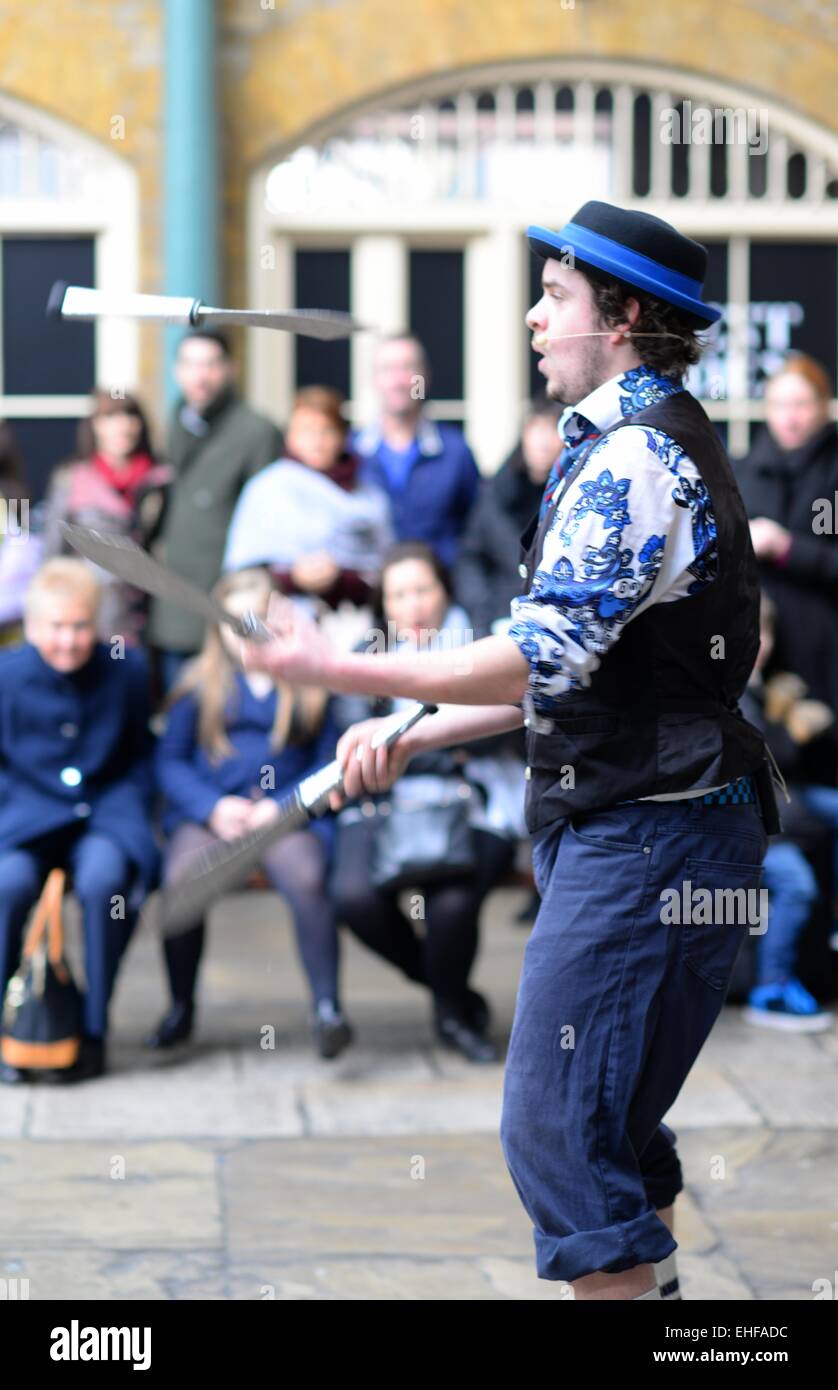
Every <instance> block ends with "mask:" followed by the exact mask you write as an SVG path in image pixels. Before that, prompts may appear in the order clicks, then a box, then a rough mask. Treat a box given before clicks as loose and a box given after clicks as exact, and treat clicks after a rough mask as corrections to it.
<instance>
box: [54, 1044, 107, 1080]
mask: <svg viewBox="0 0 838 1390" xmlns="http://www.w3.org/2000/svg"><path fill="white" fill-rule="evenodd" d="M107 1069H108V1067H107V1060H106V1058H105V1040H104V1038H82V1040H81V1047H80V1048H79V1055H78V1057H77V1058H76V1060H75V1062H74V1063H73V1065H72V1066H71V1067H65V1069H64V1070H63V1071H57V1070H55V1071H49V1072H42V1074H41V1079H42V1080H43V1081H51V1082H55V1083H57V1084H58V1085H60V1086H74V1085H75V1084H76V1082H78V1081H92V1080H93V1079H94V1077H97V1076H104V1074H105V1072H106V1071H107Z"/></svg>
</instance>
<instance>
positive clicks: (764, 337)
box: [749, 241, 838, 396]
mask: <svg viewBox="0 0 838 1390" xmlns="http://www.w3.org/2000/svg"><path fill="white" fill-rule="evenodd" d="M750 298H751V306H750V318H751V337H752V349H751V356H750V363H749V378H750V389H749V395H752V396H754V395H756V396H761V395H762V388H763V384H764V381H765V378H766V377H767V376H770V375H771V374H772V372H775V371H777V369H778V368H779V367H780V366H781V364H782V362H783V359H784V357H785V356H786V354H787V353H789V352H791V351H797V352H807V353H809V354H810V356H812V357H815V358H817V360H818V361H819V362H822V363H823V365H824V366H825V367H826V369H827V371H828V372H829V376H830V379H831V381H832V384H833V388H834V386H835V373H836V366H838V362H837V361H836V358H838V324H836V313H835V304H836V300H838V253H836V249H835V246H834V244H828V243H822V244H821V243H818V242H802V243H797V244H795V243H793V242H777V241H756V242H753V243H752V245H751V286H750Z"/></svg>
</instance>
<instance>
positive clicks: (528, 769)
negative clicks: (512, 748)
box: [524, 767, 532, 782]
mask: <svg viewBox="0 0 838 1390" xmlns="http://www.w3.org/2000/svg"><path fill="white" fill-rule="evenodd" d="M524 776H525V777H526V779H527V781H528V782H529V780H530V778H531V777H532V768H531V767H525V768H524Z"/></svg>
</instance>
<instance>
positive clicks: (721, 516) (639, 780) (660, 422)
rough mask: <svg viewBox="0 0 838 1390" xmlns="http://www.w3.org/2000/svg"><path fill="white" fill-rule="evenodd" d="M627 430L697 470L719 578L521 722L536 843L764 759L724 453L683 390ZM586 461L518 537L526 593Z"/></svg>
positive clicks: (747, 558)
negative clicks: (568, 820)
mask: <svg viewBox="0 0 838 1390" xmlns="http://www.w3.org/2000/svg"><path fill="white" fill-rule="evenodd" d="M626 425H648V426H653V427H656V428H658V429H661V430H663V431H664V432H665V433H666V434H667V435H669V436H670V437H671V438H672V439H674V440H675V441H676V442H677V443H678V444H680V445H681V447H682V448H683V449H684V451H685V452H686V453H687V454H688V455H689V457H690V458H691V459H692V460H693V462H694V463H695V465H696V467H697V468H698V471H699V473H700V474H701V477H702V479H703V481H704V483H705V485H706V487H707V490H708V492H709V494H710V498H711V503H712V509H713V514H714V517H715V523H716V534H717V549H718V570H717V573H716V577H715V579H713V581H712V582H711V583H709V584H707V585H706V586H705V587H704V588H703V589H701V590H700V591H699V592H698V593H696V594H692V595H690V596H688V597H686V598H682V599H676V600H675V601H674V602H671V603H656V604H653V605H652V606H651V607H650V608H647V609H646V610H645V611H644V612H643V613H641V614H640V615H639V616H638V617H636V618H632V620H631V621H630V622H628V623H626V625H625V627H624V628H623V631H622V633H621V635H620V637H619V639H618V640H617V642H616V643H615V644H614V645H613V646H612V647H611V648H610V649H609V650H608V651H607V652H606V653H605V654H604V655H603V657H602V658H601V664H600V666H599V668H598V669H597V670H596V671H594V672H593V675H592V677H591V683H590V686H589V687H588V688H587V689H584V690H575V691H570V692H568V693H567V695H564V696H562V697H561V709H560V712H559V713H558V714H557V715H555V716H552V717H551V719H550V720H549V722H547V721H543V720H541V719H535V720H534V719H529V720H527V721H525V723H526V726H527V728H526V743H527V760H528V763H529V770H528V773H527V776H528V779H529V780H528V782H527V798H526V819H527V825H528V827H529V830H530V832H531V833H532V832H534V831H536V830H539V829H541V828H542V827H543V826H545V825H548V824H549V823H550V822H551V821H553V820H556V819H557V818H558V817H561V816H572V815H575V814H577V813H580V812H583V811H592V810H597V809H601V808H603V807H606V806H613V805H614V804H615V803H616V802H618V801H628V800H632V799H634V798H636V797H642V796H656V795H659V794H660V793H663V792H680V791H687V790H691V789H694V788H696V789H697V788H700V787H715V786H721V785H723V784H725V783H727V782H730V781H732V780H733V779H735V778H736V777H739V776H742V775H743V774H746V773H751V772H756V771H757V770H758V769H759V768H760V767H761V765H762V763H763V760H764V758H765V748H764V742H763V738H762V735H761V734H760V733H759V731H758V730H757V729H755V728H754V727H753V726H752V725H751V724H748V723H747V722H746V721H745V720H744V719H743V717H742V715H741V714H740V712H739V707H738V702H739V697H740V695H741V694H742V691H743V690H744V689H745V686H746V684H747V681H748V676H749V675H750V672H751V669H752V667H753V664H754V661H755V659H756V654H757V648H758V646H759V585H758V579H757V566H756V560H755V557H754V552H753V548H752V546H751V539H750V533H749V530H748V520H747V517H746V515H745V509H744V506H743V504H742V499H741V497H740V495H739V489H738V488H737V486H736V482H735V479H734V477H733V473H732V470H731V467H730V462H729V460H728V458H727V454H726V453H725V450H724V448H723V447H722V444H721V442H720V440H719V438H718V436H717V434H716V432H715V430H714V429H713V426H712V425H711V423H710V421H709V419H708V417H707V415H706V414H705V412H704V410H703V409H702V407H701V406H700V405H699V403H698V401H696V400H695V398H694V397H693V396H691V395H690V394H689V392H687V391H681V392H678V393H677V394H676V395H673V396H668V397H667V398H666V399H665V400H662V401H658V402H657V403H656V404H655V405H652V406H649V407H647V409H645V410H642V411H640V412H638V414H636V415H632V416H630V417H629V418H628V419H626V420H621V421H619V423H618V424H616V425H614V426H613V427H612V428H613V429H621V428H623V427H624V426H626ZM611 432H612V431H611V430H609V431H607V433H611ZM594 442H596V441H594ZM591 447H593V442H592V445H591ZM589 453H590V450H586V451H585V453H584V454H583V455H582V456H581V458H580V459H578V460H577V462H576V463H575V465H574V466H573V467H572V468H571V470H570V472H569V474H568V476H567V478H565V479H564V480H563V481H562V482H561V483H560V484H559V486H558V487H557V489H556V492H555V494H554V496H553V497H552V499H551V502H550V506H549V507H548V509H547V512H546V514H545V516H544V518H543V520H542V522H541V524H540V525H539V523H538V517H537V516H536V517H535V518H534V519H533V521H532V522H530V525H529V526H528V527H527V529H526V530H525V531H524V533H523V535H522V536H521V545H522V551H523V554H524V557H525V565H526V578H527V586H528V588H529V587H530V586H531V585H532V580H533V575H534V573H535V570H536V567H537V565H538V563H539V560H540V559H541V554H542V548H543V545H544V538H545V535H546V533H547V531H548V529H549V527H550V524H551V522H552V520H553V517H554V515H555V512H556V509H557V506H558V504H559V502H560V500H561V498H562V496H563V495H564V493H565V491H566V490H567V487H568V485H569V483H570V482H571V480H572V479H573V478H575V477H576V476H577V475H578V473H579V471H580V470H581V469H582V468H584V466H585V462H586V460H587V457H588V454H589ZM609 465H610V466H611V467H612V469H613V467H614V465H613V463H611V461H610V460H609ZM592 466H593V467H595V466H596V458H594V460H593V464H592ZM617 472H619V469H617ZM674 483H675V478H674V476H673V485H674ZM522 575H523V567H522ZM525 713H526V710H525ZM535 726H538V729H539V730H541V729H542V727H543V729H544V731H543V732H541V731H537V729H536V727H535ZM548 729H549V732H548V731H547V730H548Z"/></svg>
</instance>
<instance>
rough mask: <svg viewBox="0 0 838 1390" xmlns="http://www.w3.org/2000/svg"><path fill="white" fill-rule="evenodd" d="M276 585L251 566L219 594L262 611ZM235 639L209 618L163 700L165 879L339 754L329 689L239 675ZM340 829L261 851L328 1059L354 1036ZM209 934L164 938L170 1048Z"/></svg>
mask: <svg viewBox="0 0 838 1390" xmlns="http://www.w3.org/2000/svg"><path fill="white" fill-rule="evenodd" d="M272 588H273V586H272V584H271V581H270V578H269V576H268V574H267V573H266V572H265V571H264V570H261V569H248V570H240V571H238V572H237V573H235V574H229V575H226V576H225V577H224V578H222V579H221V580H220V581H219V583H218V584H217V585H216V587H215V589H214V591H213V592H214V594H215V597H216V598H217V599H218V600H219V602H220V603H222V604H223V605H224V607H225V608H227V609H228V610H229V611H230V612H233V613H241V614H243V613H244V612H246V611H248V610H250V611H252V612H254V613H256V614H257V615H258V616H259V617H262V618H264V617H265V616H266V614H267V609H268V600H269V598H270V594H271V592H272ZM234 640H235V639H231V638H230V636H229V635H228V630H227V629H226V628H224V629H220V628H219V627H217V626H215V625H211V626H210V627H209V628H208V629H207V634H206V637H205V640H204V645H203V648H202V650H201V652H200V653H199V655H198V656H197V657H196V658H195V659H194V660H193V661H192V662H190V663H189V664H188V665H187V666H186V667H185V668H184V670H183V672H182V675H181V678H180V680H179V681H178V683H177V684H176V685H175V687H174V688H173V690H172V691H171V693H170V695H169V697H168V699H167V702H166V711H167V722H166V727H165V731H164V732H163V734H162V736H161V738H160V742H159V745H158V754H157V775H158V785H159V787H160V789H161V791H162V792H163V795H164V797H165V803H166V804H165V809H164V814H163V829H164V831H165V832H166V834H167V836H168V837H169V840H168V846H167V849H166V856H165V864H164V870H163V882H164V885H170V884H172V883H175V882H176V881H177V880H178V879H179V878H180V877H182V876H183V875H184V873H186V872H188V871H189V866H190V862H191V861H193V860H194V858H195V856H196V855H197V854H199V853H200V852H201V851H202V850H204V849H205V848H206V847H207V846H208V845H211V844H213V843H214V842H215V841H217V840H219V839H221V840H233V839H236V838H237V837H238V836H240V835H243V834H245V833H247V832H248V831H252V830H256V829H257V828H258V827H259V826H261V825H264V824H266V823H268V822H269V821H270V820H272V819H273V818H274V817H275V816H276V815H277V813H278V803H279V801H280V800H281V798H282V797H283V796H284V795H285V794H286V793H287V792H288V791H289V790H290V788H291V787H292V786H293V785H294V784H295V783H296V782H298V781H299V780H300V778H301V777H304V776H306V775H307V774H308V773H309V772H312V771H313V770H314V769H315V768H317V767H320V766H321V765H322V764H324V763H327V762H330V761H331V760H332V759H333V757H334V754H335V744H336V742H337V730H336V728H335V726H334V724H333V722H332V719H331V713H330V704H329V700H328V696H327V695H326V694H325V692H323V691H321V690H314V689H305V690H300V691H292V690H291V689H290V688H289V687H287V686H286V685H285V684H284V683H283V682H282V681H278V682H274V681H273V679H272V678H271V677H269V676H268V677H265V676H263V675H258V674H255V673H246V674H245V673H242V671H240V670H239V669H238V667H237V666H236V663H235V660H234V656H233V653H234V651H235V647H234V646H233V645H232V644H233V642H234ZM332 837H333V821H332V818H331V817H330V816H326V817H324V818H322V819H320V820H317V821H315V822H313V824H312V826H311V827H310V828H305V829H303V830H297V831H293V832H292V833H290V834H287V835H285V836H283V837H282V838H281V839H280V840H278V841H276V842H275V843H274V844H272V845H270V846H269V847H268V848H267V849H266V851H265V854H264V856H263V858H262V861H261V868H262V871H263V873H264V875H265V877H266V878H267V879H268V882H269V883H270V884H271V886H272V887H273V888H275V889H276V891H277V892H278V893H280V894H281V895H282V896H283V897H284V898H285V899H286V901H287V902H288V904H289V906H290V909H291V912H292V915H293V919H294V929H295V933H296V944H297V951H298V954H299V959H300V962H301V964H302V967H303V969H304V971H305V974H306V977H307V980H308V984H309V988H310V991H311V998H312V1006H313V1015H314V1020H313V1021H314V1033H315V1039H316V1042H317V1046H318V1049H319V1051H320V1055H321V1056H323V1057H336V1056H337V1055H338V1053H339V1052H341V1051H342V1050H343V1048H345V1047H346V1046H347V1044H348V1043H349V1041H350V1040H351V1036H352V1032H351V1029H350V1027H349V1024H348V1023H347V1021H346V1019H345V1018H344V1016H343V1014H342V1012H341V1008H340V1003H339V999H338V932H337V925H336V921H335V914H334V911H333V909H332V906H331V903H330V901H329V898H328V896H327V893H326V878H327V872H328V866H329V861H330V854H331V847H332ZM204 938H205V923H204V921H203V920H200V921H196V923H195V925H194V926H193V927H191V928H189V930H187V931H186V932H183V933H181V934H179V935H173V936H170V937H168V938H167V939H166V942H165V945H164V953H165V960H166V969H167V972H168V977H169V988H170V992H171V1000H172V1002H171V1007H170V1009H169V1011H168V1012H167V1014H166V1015H165V1017H164V1018H163V1019H162V1020H161V1022H160V1023H159V1024H158V1026H157V1028H156V1029H155V1030H154V1031H153V1032H152V1033H151V1034H150V1035H149V1037H148V1038H147V1039H146V1045H147V1046H149V1047H153V1048H163V1047H169V1046H171V1045H172V1044H173V1043H176V1042H181V1041H184V1040H185V1039H186V1038H188V1037H189V1036H190V1034H191V1032H192V1025H193V1016H194V994H195V985H196V980H197V975H198V967H199V964H200V960H201V955H202V952H203V947H204Z"/></svg>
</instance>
